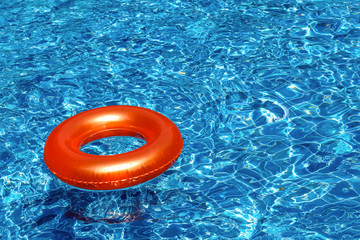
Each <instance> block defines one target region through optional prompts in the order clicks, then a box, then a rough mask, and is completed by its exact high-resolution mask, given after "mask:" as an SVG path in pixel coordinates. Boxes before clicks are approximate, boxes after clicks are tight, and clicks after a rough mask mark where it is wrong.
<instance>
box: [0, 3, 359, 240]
mask: <svg viewBox="0 0 360 240" xmlns="http://www.w3.org/2000/svg"><path fill="white" fill-rule="evenodd" d="M359 72H360V1H358V0H355V1H354V0H352V1H350V0H342V1H338V0H324V1H321V0H319V1H316V0H297V1H295V0H282V1H277V0H266V1H265V0H261V1H249V0H245V1H235V0H202V1H201V0H198V1H186V0H178V1H174V0H170V1H160V0H151V1H147V0H144V1H126V0H111V1H110V0H104V1H97V0H69V1H65V0H44V1H40V0H32V1H30V0H25V1H20V0H1V1H0V113H1V115H0V118H1V119H0V120H1V121H0V177H1V179H0V181H1V184H0V187H1V191H0V238H1V239H46V240H48V239H61V240H66V239H77V240H80V239H84V240H85V239H86V240H95V239H99V240H100V239H280V240H290V239H294V240H295V239H299V240H300V239H344V240H351V239H360V227H359V226H360V197H359V194H360V163H359V157H360V153H359V149H360V125H359V123H360V101H359V97H360V88H359V82H360V76H359ZM108 105H135V106H141V107H146V108H150V109H153V110H155V111H158V112H160V113H162V114H164V115H166V116H167V117H168V118H170V119H171V120H172V121H174V122H175V123H176V125H177V126H178V127H179V129H180V131H181V133H182V136H183V138H184V141H185V145H184V149H183V152H182V154H181V155H180V158H179V159H178V161H177V162H176V163H175V164H174V166H173V167H171V168H170V169H169V170H168V171H166V172H165V173H164V174H163V175H161V176H159V177H158V178H156V179H154V180H152V181H150V182H147V183H145V184H142V185H139V186H135V187H133V188H129V189H125V190H119V191H110V192H89V191H82V190H79V189H74V188H72V187H70V186H68V185H66V184H64V183H62V182H61V181H59V180H58V179H57V178H56V177H55V176H54V175H53V174H52V173H51V172H50V171H49V170H48V169H47V167H46V165H45V163H44V159H43V157H42V154H43V147H44V144H45V141H46V138H47V136H48V135H49V134H50V132H51V131H52V130H53V129H54V128H55V127H56V126H57V125H58V124H59V123H60V122H62V121H64V120H65V119H67V118H68V117H70V116H72V115H75V114H76V113H79V112H82V111H85V110H88V109H92V108H96V107H101V106H108ZM141 144H143V143H142V142H139V141H138V140H136V141H133V140H131V139H130V140H129V139H127V140H126V141H122V140H121V139H120V140H119V139H117V138H114V139H112V140H111V139H104V140H99V141H97V142H95V143H92V144H90V145H89V146H87V147H88V148H89V149H88V150H89V151H90V152H91V151H95V152H96V151H97V152H98V153H99V152H100V154H112V153H113V152H114V151H115V152H116V151H119V152H121V151H128V150H129V149H135V148H137V147H139V146H141ZM119 146H120V147H119Z"/></svg>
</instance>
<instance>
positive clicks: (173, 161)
mask: <svg viewBox="0 0 360 240" xmlns="http://www.w3.org/2000/svg"><path fill="white" fill-rule="evenodd" d="M180 153H181V150H180V151H179V152H178V153H177V155H176V156H175V157H174V158H173V160H171V161H169V162H167V163H166V164H164V165H162V166H161V167H158V168H156V169H153V170H152V171H150V172H146V173H144V174H141V175H139V176H135V177H131V178H124V179H119V180H114V181H105V182H90V181H79V180H74V179H71V178H67V177H63V176H61V175H60V174H57V173H56V172H55V171H52V172H53V173H54V174H55V176H57V177H58V178H61V179H64V180H66V181H68V182H75V183H81V184H99V185H104V184H109V183H113V184H114V185H116V184H117V183H119V182H125V181H134V180H137V179H139V178H142V177H144V176H147V175H149V174H152V173H154V172H156V171H159V170H161V169H163V168H165V167H166V166H168V165H170V167H171V166H172V165H173V164H174V163H175V162H176V160H177V159H178V158H179V156H180ZM45 163H46V160H45Z"/></svg>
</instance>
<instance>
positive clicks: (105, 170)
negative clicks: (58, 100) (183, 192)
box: [44, 106, 183, 190]
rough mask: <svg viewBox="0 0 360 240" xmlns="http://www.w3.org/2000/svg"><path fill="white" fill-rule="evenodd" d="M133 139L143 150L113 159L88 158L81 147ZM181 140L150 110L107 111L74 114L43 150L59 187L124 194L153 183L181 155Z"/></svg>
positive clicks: (171, 126) (170, 125) (124, 108)
mask: <svg viewBox="0 0 360 240" xmlns="http://www.w3.org/2000/svg"><path fill="white" fill-rule="evenodd" d="M112 136H132V137H137V138H141V139H144V140H145V141H146V144H145V145H144V146H142V147H140V148H138V149H135V150H133V151H130V152H126V153H122V154H116V155H91V154H87V153H84V152H82V151H80V148H81V147H82V146H84V145H85V144H87V143H89V142H91V141H94V140H97V139H100V138H105V137H112ZM182 147H183V139H182V137H181V134H180V131H179V129H178V128H177V127H176V125H175V124H174V123H173V122H172V121H170V120H169V119H168V118H167V117H165V116H163V115H161V114H160V113H157V112H155V111H152V110H150V109H146V108H141V107H134V106H109V107H101V108H96V109H92V110H88V111H85V112H82V113H79V114H77V115H75V116H73V117H70V118H69V119H67V120H65V121H64V122H62V123H61V124H60V125H59V126H57V127H56V128H55V129H54V130H53V131H52V132H51V134H50V135H49V137H48V139H47V140H46V143H45V147H44V159H45V163H46V165H47V167H48V168H49V169H50V171H51V172H53V173H54V174H55V175H56V176H57V177H58V178H59V179H60V180H61V181H63V182H65V183H67V184H70V185H72V186H75V187H78V188H83V189H89V190H111V189H118V188H127V187H131V186H134V185H137V184H140V183H143V182H146V181H148V180H150V179H153V178H155V177H157V176H159V175H160V174H162V173H163V172H165V171H166V170H167V169H168V168H169V167H171V166H172V165H173V164H174V162H175V161H176V160H177V158H178V157H179V155H180V152H181V150H182Z"/></svg>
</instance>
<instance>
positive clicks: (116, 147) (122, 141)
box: [80, 136, 146, 155]
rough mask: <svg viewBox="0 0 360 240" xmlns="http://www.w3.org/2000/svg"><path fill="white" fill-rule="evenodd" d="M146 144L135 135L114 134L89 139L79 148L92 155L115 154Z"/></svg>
mask: <svg viewBox="0 0 360 240" xmlns="http://www.w3.org/2000/svg"><path fill="white" fill-rule="evenodd" d="M145 144H146V141H145V140H143V139H140V138H137V137H129V136H114V137H105V138H100V139H97V140H94V141H91V142H89V143H87V144H85V145H84V146H82V147H81V148H80V151H82V152H84V153H87V154H92V155H115V154H121V153H126V152H130V151H133V150H135V149H138V148H140V147H142V146H144V145H145Z"/></svg>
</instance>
